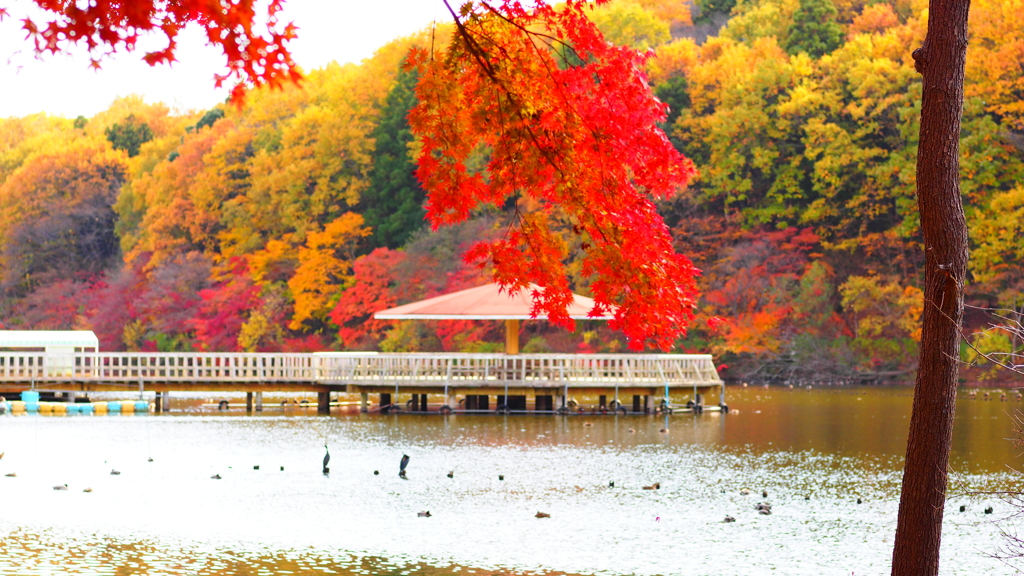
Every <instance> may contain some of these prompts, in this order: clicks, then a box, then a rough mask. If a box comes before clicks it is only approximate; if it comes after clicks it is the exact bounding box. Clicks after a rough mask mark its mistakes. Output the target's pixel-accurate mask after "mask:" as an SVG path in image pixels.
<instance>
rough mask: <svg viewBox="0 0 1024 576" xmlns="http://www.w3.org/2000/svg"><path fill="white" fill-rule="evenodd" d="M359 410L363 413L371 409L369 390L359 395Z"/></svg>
mask: <svg viewBox="0 0 1024 576" xmlns="http://www.w3.org/2000/svg"><path fill="white" fill-rule="evenodd" d="M359 411H360V412H362V413H363V414H366V413H367V412H369V411H370V394H369V393H367V392H363V393H362V394H360V395H359Z"/></svg>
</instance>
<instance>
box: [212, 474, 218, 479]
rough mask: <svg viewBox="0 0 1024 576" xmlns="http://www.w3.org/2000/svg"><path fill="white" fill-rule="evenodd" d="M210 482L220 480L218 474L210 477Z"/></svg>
mask: <svg viewBox="0 0 1024 576" xmlns="http://www.w3.org/2000/svg"><path fill="white" fill-rule="evenodd" d="M210 480H220V474H214V475H213V476H210Z"/></svg>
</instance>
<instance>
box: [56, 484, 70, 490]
mask: <svg viewBox="0 0 1024 576" xmlns="http://www.w3.org/2000/svg"><path fill="white" fill-rule="evenodd" d="M53 489H54V490H67V489H68V485H67V484H58V485H56V486H54V487H53Z"/></svg>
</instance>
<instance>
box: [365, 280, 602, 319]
mask: <svg viewBox="0 0 1024 576" xmlns="http://www.w3.org/2000/svg"><path fill="white" fill-rule="evenodd" d="M530 288H531V290H539V291H543V290H544V289H543V288H541V287H540V286H537V285H536V284H530ZM532 308H533V302H532V298H531V294H530V291H529V290H520V291H519V292H517V293H515V294H511V295H510V294H508V293H506V292H502V291H501V287H500V286H498V285H497V284H485V285H484V286H478V287H476V288H470V289H468V290H461V291H459V292H452V293H451V294H444V295H442V296H437V297H434V298H428V299H426V300H420V301H419V302H413V303H411V304H405V305H402V306H398V307H395V308H389V309H387V310H381V311H380V312H377V313H376V314H374V315H373V317H374V318H376V319H378V320H530V319H534V318H547V315H545V314H539V315H537V316H533V315H531V314H530V312H531V310H532ZM593 309H594V300H593V299H592V298H587V297H586V296H580V295H579V294H573V303H572V305H570V306H569V310H568V312H569V317H570V318H573V319H575V320H611V318H612V316H611V315H608V314H606V315H602V316H593V317H592V316H588V314H589V313H590V311H591V310H593Z"/></svg>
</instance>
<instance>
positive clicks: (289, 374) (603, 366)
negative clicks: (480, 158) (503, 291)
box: [0, 352, 725, 413]
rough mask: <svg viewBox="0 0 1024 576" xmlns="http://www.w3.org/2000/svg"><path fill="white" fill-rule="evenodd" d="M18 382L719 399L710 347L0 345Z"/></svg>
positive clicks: (470, 400) (516, 400) (160, 395)
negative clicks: (395, 349)
mask: <svg viewBox="0 0 1024 576" xmlns="http://www.w3.org/2000/svg"><path fill="white" fill-rule="evenodd" d="M29 389H36V390H44V391H46V390H53V391H62V392H73V393H87V392H129V391H131V392H136V391H138V392H155V393H157V409H158V410H159V409H160V408H161V399H163V400H164V401H166V398H167V394H168V393H172V392H246V393H248V396H247V406H249V407H252V406H253V398H254V396H253V395H254V394H255V395H256V396H255V398H256V399H257V402H256V404H257V407H259V406H261V399H262V395H263V393H265V392H315V393H317V397H318V408H319V410H320V412H322V413H323V412H326V411H327V410H329V406H330V396H331V393H332V392H333V393H356V394H361V398H362V405H361V408H362V410H363V411H364V412H365V411H370V410H382V411H389V410H395V409H406V410H412V411H426V410H427V407H428V406H429V404H428V402H427V400H428V395H435V399H438V400H439V401H440V402H439V404H438V403H436V402H435V404H436V405H437V408H436V409H437V410H438V411H440V412H450V411H463V412H473V411H492V412H493V411H498V412H562V413H565V412H567V411H570V410H574V409H577V406H578V405H579V404H580V400H579V399H581V398H583V397H589V398H595V397H596V398H597V399H598V400H597V405H598V406H601V407H604V408H605V409H610V410H621V411H625V412H650V411H655V410H658V409H665V408H671V401H673V400H675V401H677V402H679V403H680V404H685V403H687V402H689V403H690V405H691V406H699V407H703V406H704V405H705V403H706V400H707V399H708V398H709V395H712V396H715V397H716V400H717V402H716V404H717V405H718V406H725V386H724V383H723V382H722V380H721V379H720V378H719V376H718V372H717V370H716V369H715V366H714V362H713V361H712V359H711V356H710V355H697V354H455V353H450V354H449V353H438V354H434V353H392V354H386V353H375V352H317V353H304V354H303V353H291V354H285V353H281V354H277V353H203V352H194V353H185V352H161V353H157V352H82V353H74V354H69V353H64V354H55V353H44V352H0V394H3V393H12V392H14V393H18V392H21V391H24V390H29ZM370 394H378V395H379V402H378V404H377V406H375V407H371V406H370V403H369V400H370V398H369V395H370ZM404 395H409V396H410V398H409V400H408V401H407V402H404V403H402V402H401V401H400V396H404ZM438 396H440V398H437V397H438ZM494 397H496V398H495V400H494V403H493V404H492V403H491V399H492V398H494ZM531 397H532V401H530V400H531ZM574 403H575V404H576V405H577V406H574ZM592 404H593V403H592ZM708 404H709V405H710V403H708ZM678 407H679V406H677V408H678ZM698 409H699V408H698Z"/></svg>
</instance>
